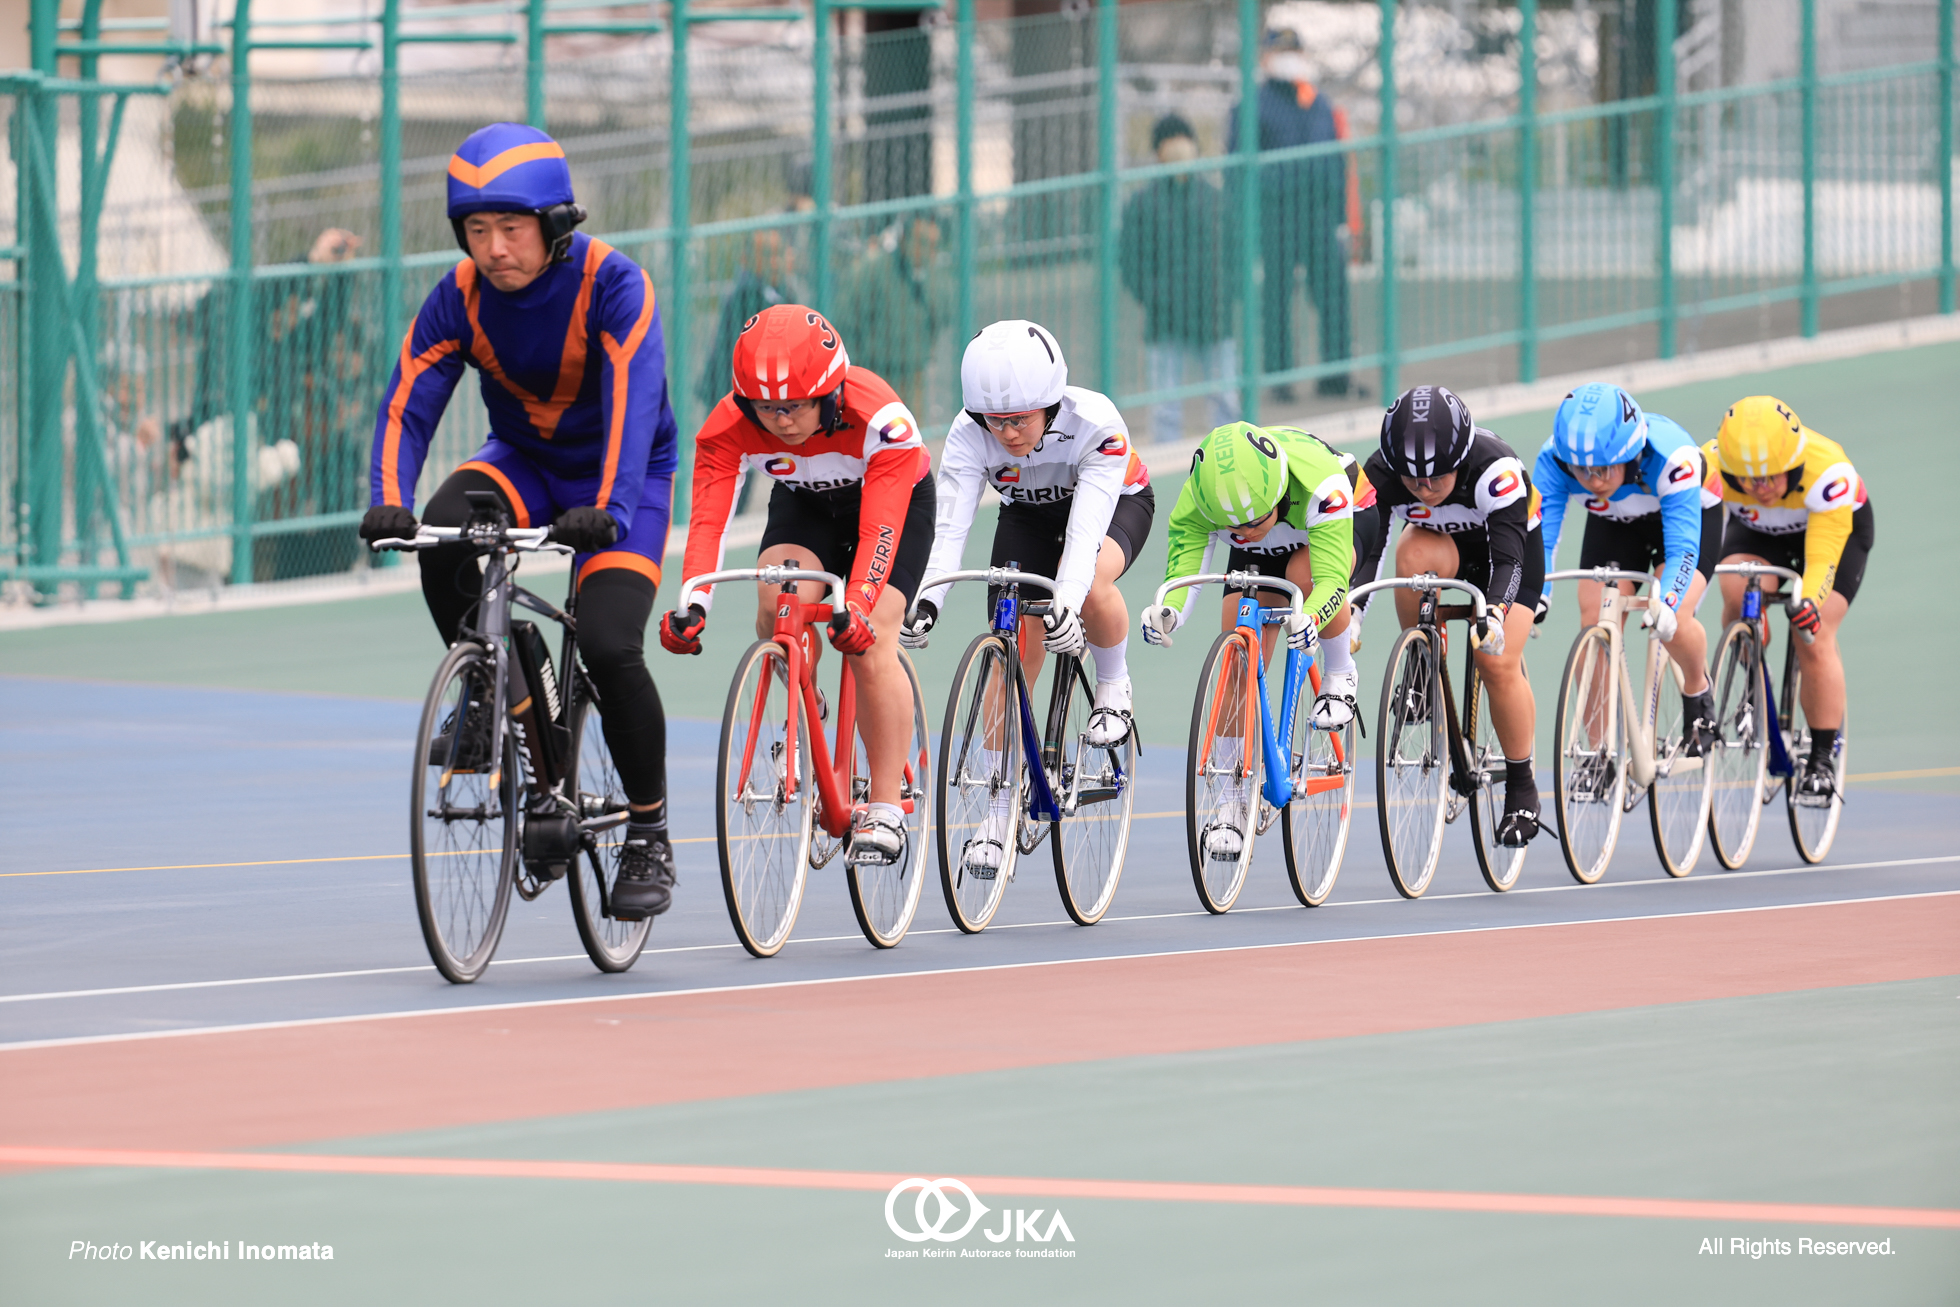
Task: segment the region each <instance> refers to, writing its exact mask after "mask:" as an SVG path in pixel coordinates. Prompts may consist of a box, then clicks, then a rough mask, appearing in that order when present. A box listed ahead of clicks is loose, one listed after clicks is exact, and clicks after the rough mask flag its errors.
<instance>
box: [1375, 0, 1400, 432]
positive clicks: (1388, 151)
mask: <svg viewBox="0 0 1960 1307" xmlns="http://www.w3.org/2000/svg"><path fill="white" fill-rule="evenodd" d="M1381 7H1382V35H1381V43H1380V46H1379V48H1378V49H1377V51H1376V58H1377V59H1378V60H1379V61H1380V64H1381V78H1382V89H1381V141H1382V200H1381V204H1382V231H1381V251H1382V253H1381V279H1382V402H1383V403H1385V404H1388V403H1393V402H1394V400H1395V396H1396V395H1397V394H1398V393H1399V390H1398V387H1397V382H1398V381H1399V378H1398V377H1397V376H1396V372H1397V371H1398V370H1399V368H1400V361H1401V354H1402V342H1401V322H1400V321H1399V318H1400V314H1399V312H1398V305H1397V304H1396V302H1395V297H1396V287H1395V189H1396V177H1395V172H1396V163H1397V158H1396V156H1397V154H1398V152H1399V148H1400V147H1399V146H1398V145H1397V143H1396V131H1395V0H1381Z"/></svg>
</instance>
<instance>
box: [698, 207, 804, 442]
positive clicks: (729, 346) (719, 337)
mask: <svg viewBox="0 0 1960 1307" xmlns="http://www.w3.org/2000/svg"><path fill="white" fill-rule="evenodd" d="M807 302H808V301H807V299H806V297H805V296H804V294H803V288H802V287H801V286H800V285H798V284H797V281H796V248H795V247H794V246H792V245H791V244H790V243H789V242H788V241H786V240H784V239H783V233H782V232H781V231H778V230H777V229H776V228H773V227H765V228H763V229H762V230H761V231H758V232H756V233H754V235H753V237H752V238H751V240H750V241H749V244H748V249H747V251H746V252H745V254H744V256H743V261H742V266H741V267H740V268H739V269H737V270H736V273H735V284H734V285H732V286H730V287H729V288H728V294H727V295H726V296H724V297H723V299H722V301H721V317H720V318H719V319H717V321H716V322H715V341H714V344H713V345H712V346H710V347H709V349H708V356H707V362H705V363H704V364H702V365H701V378H700V381H699V382H698V383H697V384H696V385H695V387H694V395H695V398H697V399H699V400H700V401H701V407H702V408H704V409H711V408H713V407H714V406H715V405H716V404H718V403H720V402H721V397H722V396H723V395H726V394H727V393H728V385H729V382H728V360H729V358H730V357H731V356H732V355H733V354H734V353H735V338H736V337H737V336H739V335H741V334H742V324H743V323H745V322H747V321H748V320H749V319H750V318H752V317H754V316H755V315H756V314H758V313H760V312H762V311H763V310H764V309H766V308H768V307H769V306H770V305H771V304H803V303H807Z"/></svg>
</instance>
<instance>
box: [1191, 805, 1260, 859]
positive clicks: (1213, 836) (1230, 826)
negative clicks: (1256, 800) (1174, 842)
mask: <svg viewBox="0 0 1960 1307" xmlns="http://www.w3.org/2000/svg"><path fill="white" fill-rule="evenodd" d="M1251 815H1252V814H1251V813H1250V812H1248V811H1247V804H1246V796H1245V794H1244V793H1243V792H1233V791H1228V792H1227V793H1226V795H1225V797H1224V798H1223V800H1222V801H1220V803H1219V805H1218V813H1217V815H1216V816H1215V817H1213V818H1212V821H1211V825H1209V826H1207V827H1205V831H1204V835H1203V836H1202V838H1201V839H1200V843H1202V844H1203V845H1204V849H1205V852H1206V853H1208V854H1210V855H1211V856H1212V857H1214V858H1236V857H1238V856H1239V853H1240V852H1241V851H1242V850H1243V849H1244V848H1245V830H1244V827H1245V824H1246V821H1247V819H1248V818H1249V817H1250V816H1251Z"/></svg>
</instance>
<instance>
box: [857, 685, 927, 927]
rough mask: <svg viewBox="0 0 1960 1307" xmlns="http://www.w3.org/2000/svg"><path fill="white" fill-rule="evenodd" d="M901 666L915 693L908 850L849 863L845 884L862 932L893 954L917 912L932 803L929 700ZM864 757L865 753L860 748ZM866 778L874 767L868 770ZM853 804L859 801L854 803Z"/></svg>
mask: <svg viewBox="0 0 1960 1307" xmlns="http://www.w3.org/2000/svg"><path fill="white" fill-rule="evenodd" d="M898 664H899V666H900V667H903V668H904V669H905V683H906V685H907V686H908V687H910V689H911V691H912V733H911V735H910V736H909V737H908V738H907V740H906V743H905V774H904V777H903V779H902V780H901V782H900V785H901V789H900V790H899V804H900V806H901V807H903V808H904V809H905V847H904V849H903V850H901V851H900V853H899V855H898V859H897V861H895V862H891V863H887V864H884V865H878V864H875V863H857V862H850V861H849V860H848V859H846V862H845V868H844V880H845V883H846V884H848V885H849V886H850V887H851V911H853V912H855V913H856V914H857V919H858V929H860V930H862V931H863V932H864V937H865V938H866V939H868V940H870V941H871V942H872V944H873V945H875V946H876V947H878V948H890V947H891V946H892V945H894V944H896V943H898V941H900V940H901V939H904V938H905V932H906V931H907V930H909V929H911V927H912V918H913V916H914V914H916V913H917V912H918V910H919V886H920V884H921V883H922V874H923V873H922V868H923V867H924V866H925V861H926V812H927V809H928V808H929V807H930V806H931V803H932V794H933V788H932V767H931V754H932V735H931V733H930V732H929V731H928V730H927V728H926V696H925V691H923V690H921V689H920V688H919V673H918V672H917V671H916V670H914V669H913V667H912V659H911V657H910V656H909V655H907V654H906V652H905V651H904V650H903V649H901V650H899V651H898ZM858 753H860V754H861V753H863V747H862V745H860V746H859V747H858ZM865 774H866V776H867V777H868V776H869V774H870V767H869V766H868V765H867V766H866V767H865ZM854 801H855V800H854Z"/></svg>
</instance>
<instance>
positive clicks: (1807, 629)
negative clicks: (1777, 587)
mask: <svg viewBox="0 0 1960 1307" xmlns="http://www.w3.org/2000/svg"><path fill="white" fill-rule="evenodd" d="M1790 625H1792V626H1794V627H1796V628H1797V629H1798V630H1799V631H1802V632H1804V633H1805V634H1807V635H1816V634H1817V629H1818V628H1819V627H1821V626H1822V625H1824V614H1822V613H1820V612H1818V611H1817V604H1816V601H1814V600H1810V599H1806V600H1804V601H1803V602H1802V603H1800V604H1798V605H1797V606H1796V607H1795V608H1792V609H1791V610H1790Z"/></svg>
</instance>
